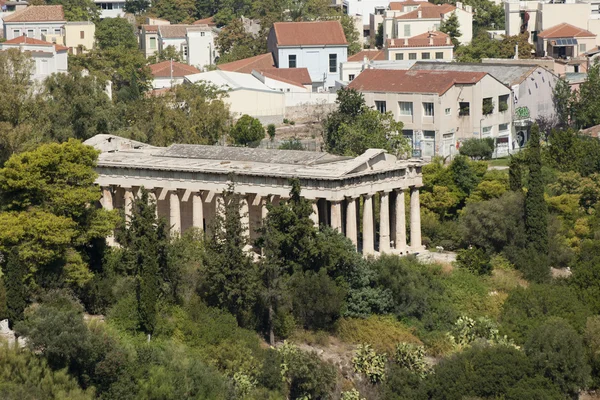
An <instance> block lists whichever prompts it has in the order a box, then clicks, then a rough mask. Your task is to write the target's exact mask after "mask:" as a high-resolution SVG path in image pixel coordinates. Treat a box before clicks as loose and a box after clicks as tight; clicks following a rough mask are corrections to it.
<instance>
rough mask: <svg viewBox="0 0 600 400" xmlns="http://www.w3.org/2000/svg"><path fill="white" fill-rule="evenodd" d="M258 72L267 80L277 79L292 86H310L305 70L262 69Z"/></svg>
mask: <svg viewBox="0 0 600 400" xmlns="http://www.w3.org/2000/svg"><path fill="white" fill-rule="evenodd" d="M257 71H258V72H260V73H261V74H263V75H264V76H266V77H267V78H271V79H277V80H280V81H283V82H287V83H291V84H292V85H296V86H302V87H304V85H310V84H312V79H310V74H309V73H308V69H307V68H263V69H258V70H257Z"/></svg>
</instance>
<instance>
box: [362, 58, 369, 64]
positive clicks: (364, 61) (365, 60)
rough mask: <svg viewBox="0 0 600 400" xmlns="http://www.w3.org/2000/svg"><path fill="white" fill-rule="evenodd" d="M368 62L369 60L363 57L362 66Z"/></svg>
mask: <svg viewBox="0 0 600 400" xmlns="http://www.w3.org/2000/svg"><path fill="white" fill-rule="evenodd" d="M368 62H369V58H368V57H367V56H364V57H363V65H366V64H367V63H368Z"/></svg>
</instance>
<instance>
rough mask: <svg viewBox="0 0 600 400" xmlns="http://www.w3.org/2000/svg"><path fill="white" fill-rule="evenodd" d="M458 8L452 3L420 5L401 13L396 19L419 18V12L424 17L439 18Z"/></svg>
mask: <svg viewBox="0 0 600 400" xmlns="http://www.w3.org/2000/svg"><path fill="white" fill-rule="evenodd" d="M454 10H456V7H454V6H453V5H452V4H438V5H437V6H433V7H423V6H421V7H419V8H418V9H417V10H414V11H411V12H409V13H406V14H404V15H399V16H397V17H396V19H419V12H420V13H421V18H422V19H439V18H441V17H442V15H444V14H448V13H450V12H452V11H454Z"/></svg>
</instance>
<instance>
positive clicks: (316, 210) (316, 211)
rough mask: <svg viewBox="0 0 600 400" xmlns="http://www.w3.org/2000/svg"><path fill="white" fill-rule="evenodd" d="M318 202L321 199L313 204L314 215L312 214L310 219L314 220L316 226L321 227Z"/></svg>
mask: <svg viewBox="0 0 600 400" xmlns="http://www.w3.org/2000/svg"><path fill="white" fill-rule="evenodd" d="M318 200H319V199H315V201H314V202H313V203H312V210H313V212H312V214H310V219H312V221H313V223H314V224H315V226H319V204H318Z"/></svg>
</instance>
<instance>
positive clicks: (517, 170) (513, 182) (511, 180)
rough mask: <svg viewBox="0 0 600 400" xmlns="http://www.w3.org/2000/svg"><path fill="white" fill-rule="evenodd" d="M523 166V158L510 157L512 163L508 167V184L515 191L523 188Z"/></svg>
mask: <svg viewBox="0 0 600 400" xmlns="http://www.w3.org/2000/svg"><path fill="white" fill-rule="evenodd" d="M522 173H523V167H522V165H521V160H519V159H518V158H517V156H511V157H510V164H509V169H508V184H509V187H510V190H511V191H513V192H520V191H521V190H523V176H522Z"/></svg>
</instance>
